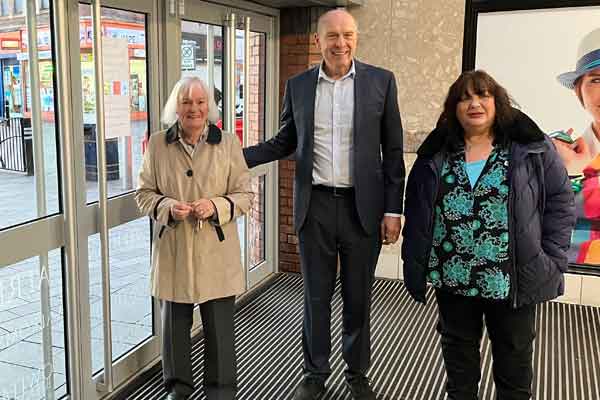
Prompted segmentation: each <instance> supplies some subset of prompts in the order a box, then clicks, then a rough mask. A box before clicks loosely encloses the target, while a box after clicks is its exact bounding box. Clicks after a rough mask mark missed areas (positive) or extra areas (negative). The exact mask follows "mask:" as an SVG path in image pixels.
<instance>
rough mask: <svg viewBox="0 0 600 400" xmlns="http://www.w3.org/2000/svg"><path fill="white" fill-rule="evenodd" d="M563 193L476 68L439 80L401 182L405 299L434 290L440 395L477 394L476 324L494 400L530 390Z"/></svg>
mask: <svg viewBox="0 0 600 400" xmlns="http://www.w3.org/2000/svg"><path fill="white" fill-rule="evenodd" d="M573 213H574V210H573V193H572V191H571V186H570V183H569V179H568V176H567V171H566V170H565V168H564V166H563V164H562V162H561V160H560V159H559V158H558V155H557V153H556V150H555V148H554V146H553V144H552V142H551V141H550V140H549V139H548V138H547V137H546V135H544V133H543V132H542V131H541V130H540V129H539V128H538V126H537V125H536V124H535V123H534V122H533V121H532V120H531V119H530V118H529V117H527V116H526V115H525V114H524V113H522V112H521V111H519V110H517V109H515V108H513V107H512V106H511V102H510V98H509V96H508V94H507V92H506V90H505V89H504V88H503V87H502V86H500V85H499V84H498V83H497V82H496V81H495V80H494V79H493V78H492V77H491V76H489V75H488V74H487V73H485V72H483V71H469V72H464V73H463V74H461V76H460V77H459V78H458V79H457V81H456V82H454V84H453V85H452V86H451V87H450V90H449V93H448V96H447V98H446V101H445V104H444V111H443V113H442V116H441V117H440V121H439V122H438V126H437V127H436V129H435V130H434V131H433V132H431V134H430V135H429V136H428V137H427V138H426V140H425V142H424V143H423V144H422V145H421V147H420V148H419V150H418V157H417V160H416V162H415V164H414V166H413V168H412V170H411V172H410V175H409V177H408V182H407V187H406V200H405V218H406V221H405V225H404V230H403V236H404V239H403V244H402V258H403V261H404V280H405V284H406V287H407V289H408V291H409V292H410V294H411V295H412V297H413V298H414V299H415V300H417V301H420V302H423V303H424V302H425V301H426V283H427V282H429V283H431V284H432V286H433V287H434V288H435V296H436V299H437V303H438V310H439V321H438V331H439V333H440V334H441V337H442V340H441V343H442V352H443V356H444V363H445V367H446V372H447V376H448V383H447V387H446V390H447V392H448V397H449V399H451V400H475V399H477V391H478V382H479V380H480V376H481V372H480V353H479V345H480V341H481V337H482V331H483V320H484V318H485V323H486V327H487V330H488V332H489V336H490V339H491V342H492V354H493V359H494V365H493V374H494V380H495V383H496V389H497V392H498V399H499V400H507V399H511V400H512V399H514V400H521V399H523V400H525V399H530V398H531V381H532V377H533V370H532V353H533V339H534V337H535V304H537V303H540V302H543V301H546V300H550V299H553V298H556V297H558V296H560V295H561V294H562V293H563V290H564V281H563V273H564V272H565V271H566V269H567V257H566V252H567V249H568V247H569V242H570V237H571V230H572V228H573V225H574V222H575V220H574V216H573Z"/></svg>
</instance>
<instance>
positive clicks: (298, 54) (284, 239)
mask: <svg viewBox="0 0 600 400" xmlns="http://www.w3.org/2000/svg"><path fill="white" fill-rule="evenodd" d="M321 12H322V10H319V9H313V10H311V11H309V12H308V13H306V10H303V9H288V10H283V12H282V25H281V26H282V32H281V41H280V48H279V51H280V64H279V68H280V69H279V71H280V75H279V95H280V101H279V104H283V92H284V91H285V82H286V80H287V79H288V78H290V77H292V76H293V75H296V74H298V73H300V72H303V71H305V70H306V69H308V68H309V67H311V66H312V65H315V64H318V63H320V62H321V53H320V52H319V51H318V50H317V48H316V47H315V44H314V34H313V33H306V32H311V31H314V30H315V28H314V27H315V26H316V24H315V22H316V18H318V15H319V14H320V13H321ZM299 13H302V15H297V14H299ZM299 20H300V21H302V20H304V21H305V24H304V26H303V27H300V28H301V29H298V21H299ZM286 21H294V23H295V26H294V29H291V30H292V31H293V30H295V32H288V33H286V32H285V31H284V30H285V29H286V28H284V26H285V25H286ZM298 30H304V32H305V33H297V32H298ZM295 166H296V162H295V161H294V160H282V161H280V162H279V270H280V271H282V272H300V257H299V255H298V238H297V237H296V234H295V233H294V216H293V186H294V171H295V168H296V167H295Z"/></svg>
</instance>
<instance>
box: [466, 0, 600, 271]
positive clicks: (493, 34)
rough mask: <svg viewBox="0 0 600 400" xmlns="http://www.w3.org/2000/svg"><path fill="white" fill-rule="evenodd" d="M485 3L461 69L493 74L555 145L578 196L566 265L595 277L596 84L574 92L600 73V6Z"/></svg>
mask: <svg viewBox="0 0 600 400" xmlns="http://www.w3.org/2000/svg"><path fill="white" fill-rule="evenodd" d="M482 2H483V3H485V4H484V5H485V7H484V6H483V5H482V6H481V7H479V5H480V3H481V2H479V1H478V2H477V3H473V4H476V5H477V7H479V8H477V9H476V10H474V12H473V13H472V17H471V18H472V19H473V21H475V22H473V23H471V24H469V25H468V26H467V25H466V27H465V48H466V51H465V53H464V54H463V56H464V57H463V68H469V69H472V68H476V69H484V70H486V71H487V72H488V73H490V74H492V75H493V76H494V77H495V78H496V79H497V81H498V82H499V83H500V84H501V85H503V86H504V87H506V88H507V90H509V92H510V93H511V94H512V96H513V100H514V102H515V103H516V104H517V105H518V106H519V108H520V109H521V110H522V111H523V112H525V113H526V114H527V115H529V116H531V118H532V119H533V120H535V121H536V122H537V123H538V125H539V126H540V128H541V129H542V131H544V132H545V133H546V134H548V135H549V136H551V137H552V138H553V140H554V143H555V144H556V146H557V149H558V151H559V154H560V156H561V159H562V160H563V162H564V164H565V167H566V168H567V170H568V172H569V175H570V178H571V182H572V188H573V189H574V191H575V192H577V193H576V202H577V215H578V225H577V227H576V230H575V231H574V232H573V235H572V245H571V249H570V252H569V253H568V256H569V263H570V264H571V265H572V266H574V267H577V268H578V269H581V270H600V182H599V181H600V177H599V176H597V173H598V175H600V156H598V154H600V140H599V139H597V138H600V135H599V136H596V134H597V133H598V131H597V130H596V131H594V129H595V128H596V129H597V127H598V125H599V122H598V121H600V117H599V116H598V114H599V113H600V111H598V107H599V106H600V100H594V101H592V99H591V97H590V96H592V95H591V93H592V90H591V87H592V85H596V86H597V85H598V83H597V82H598V80H593V79H592V80H591V81H590V83H589V85H588V86H589V87H587V86H586V88H587V89H586V90H585V94H584V93H583V90H582V93H581V94H580V95H578V90H579V89H577V85H576V83H577V82H580V81H581V82H584V78H583V77H584V76H586V78H585V79H587V78H588V77H590V76H591V74H590V75H586V74H587V73H588V72H591V71H593V70H594V69H595V68H598V67H600V66H596V64H595V62H596V60H597V59H598V53H599V50H598V49H600V38H599V35H600V33H599V30H600V0H599V1H590V2H589V3H587V4H586V5H583V4H581V5H578V6H573V5H572V3H570V2H566V1H565V2H559V1H555V2H552V3H550V2H547V1H546V2H544V1H535V0H534V1H531V2H526V4H524V3H525V2H519V1H513V0H506V1H495V0H494V1H492V0H490V1H485V0H482ZM569 4H571V6H569ZM498 32H502V34H501V35H499V34H498ZM559 76H560V77H561V78H560V79H558V81H557V78H558V77H559ZM578 78H579V79H578ZM584 86H585V85H582V86H581V89H583V87H584ZM596 86H593V87H596ZM586 96H588V97H586ZM596 99H597V97H596ZM594 107H596V108H595V109H594ZM594 110H595V111H594ZM596 156H598V157H596Z"/></svg>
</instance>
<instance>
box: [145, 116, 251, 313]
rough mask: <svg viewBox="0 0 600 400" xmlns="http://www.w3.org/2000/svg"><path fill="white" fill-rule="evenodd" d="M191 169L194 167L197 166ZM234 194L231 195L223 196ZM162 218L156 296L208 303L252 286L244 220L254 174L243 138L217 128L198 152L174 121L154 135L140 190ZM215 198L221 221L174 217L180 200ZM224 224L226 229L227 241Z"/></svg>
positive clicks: (157, 229)
mask: <svg viewBox="0 0 600 400" xmlns="http://www.w3.org/2000/svg"><path fill="white" fill-rule="evenodd" d="M190 171H191V172H190ZM223 196H226V197H227V198H225V197H223ZM135 198H136V201H137V204H138V207H139V208H140V210H141V212H142V213H143V214H145V215H148V216H150V217H151V218H152V219H153V220H154V221H155V225H154V233H153V243H152V273H151V278H150V284H151V292H152V295H153V296H155V297H157V298H159V299H162V300H169V301H173V302H178V303H203V302H206V301H208V300H212V299H216V298H221V297H227V296H234V295H238V294H241V293H242V292H243V291H244V279H243V276H244V274H243V271H242V264H241V254H240V240H239V237H238V230H237V224H236V221H235V220H236V218H237V217H239V216H240V215H242V214H245V213H246V212H248V210H249V209H250V206H251V202H252V198H253V193H252V192H251V191H250V173H249V170H248V167H247V165H246V161H245V160H244V156H243V154H242V149H241V146H240V143H239V141H238V139H237V137H236V136H234V135H232V134H230V133H224V132H223V133H222V132H221V131H220V130H219V128H217V127H216V126H214V125H210V126H209V130H208V136H207V140H206V143H203V144H202V145H200V147H199V148H198V149H197V150H196V151H195V152H194V155H193V158H192V157H190V156H189V154H188V153H187V152H186V151H185V149H184V148H183V145H182V144H181V143H180V142H179V136H178V130H177V129H176V128H175V127H173V128H170V129H169V130H167V131H163V132H159V133H157V134H154V135H152V136H151V137H150V141H149V144H148V149H147V151H146V154H145V155H144V162H143V165H142V169H141V171H140V175H139V180H138V188H137V191H136V195H135ZM201 198H206V199H210V200H212V202H213V203H214V205H215V207H216V210H217V218H218V221H215V222H211V223H208V222H206V221H205V222H204V224H203V226H202V228H201V229H195V228H196V227H197V224H196V220H195V218H194V217H192V216H190V217H189V218H188V219H187V220H185V221H174V220H173V219H172V217H171V218H170V208H171V206H172V205H173V204H174V203H175V202H176V201H188V202H192V201H195V200H199V199H201ZM216 227H221V229H222V231H223V235H224V240H223V241H220V240H219V237H218V235H217V230H218V228H217V229H216Z"/></svg>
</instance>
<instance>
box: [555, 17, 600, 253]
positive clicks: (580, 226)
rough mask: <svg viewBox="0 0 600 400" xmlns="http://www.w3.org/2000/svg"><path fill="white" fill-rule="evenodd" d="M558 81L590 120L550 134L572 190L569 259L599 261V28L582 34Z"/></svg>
mask: <svg viewBox="0 0 600 400" xmlns="http://www.w3.org/2000/svg"><path fill="white" fill-rule="evenodd" d="M557 80H558V82H559V83H560V84H561V85H562V86H564V87H565V88H567V89H570V90H572V91H573V93H574V94H575V98H576V99H577V100H578V101H579V103H580V104H581V106H582V107H583V108H584V109H585V110H586V111H587V113H588V114H589V117H590V120H591V121H590V122H589V124H588V126H587V127H586V129H585V131H584V132H583V134H582V135H581V136H579V137H576V138H575V137H574V135H573V133H574V132H573V129H568V130H567V131H566V132H565V131H556V132H553V133H551V136H552V137H553V138H554V143H555V144H556V147H557V150H558V152H559V154H560V156H561V158H562V159H563V162H564V163H565V166H566V167H567V170H568V171H569V175H570V176H571V177H572V187H573V190H574V191H575V203H576V209H577V225H576V227H575V230H574V232H573V237H572V240H571V249H570V255H569V258H570V260H571V262H575V263H578V264H600V28H598V29H594V30H593V31H591V32H589V33H588V34H586V35H585V36H584V37H583V39H582V40H581V42H580V43H579V46H578V50H577V56H576V63H575V68H574V69H573V70H572V71H568V72H564V73H562V74H560V75H558V76H557Z"/></svg>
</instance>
